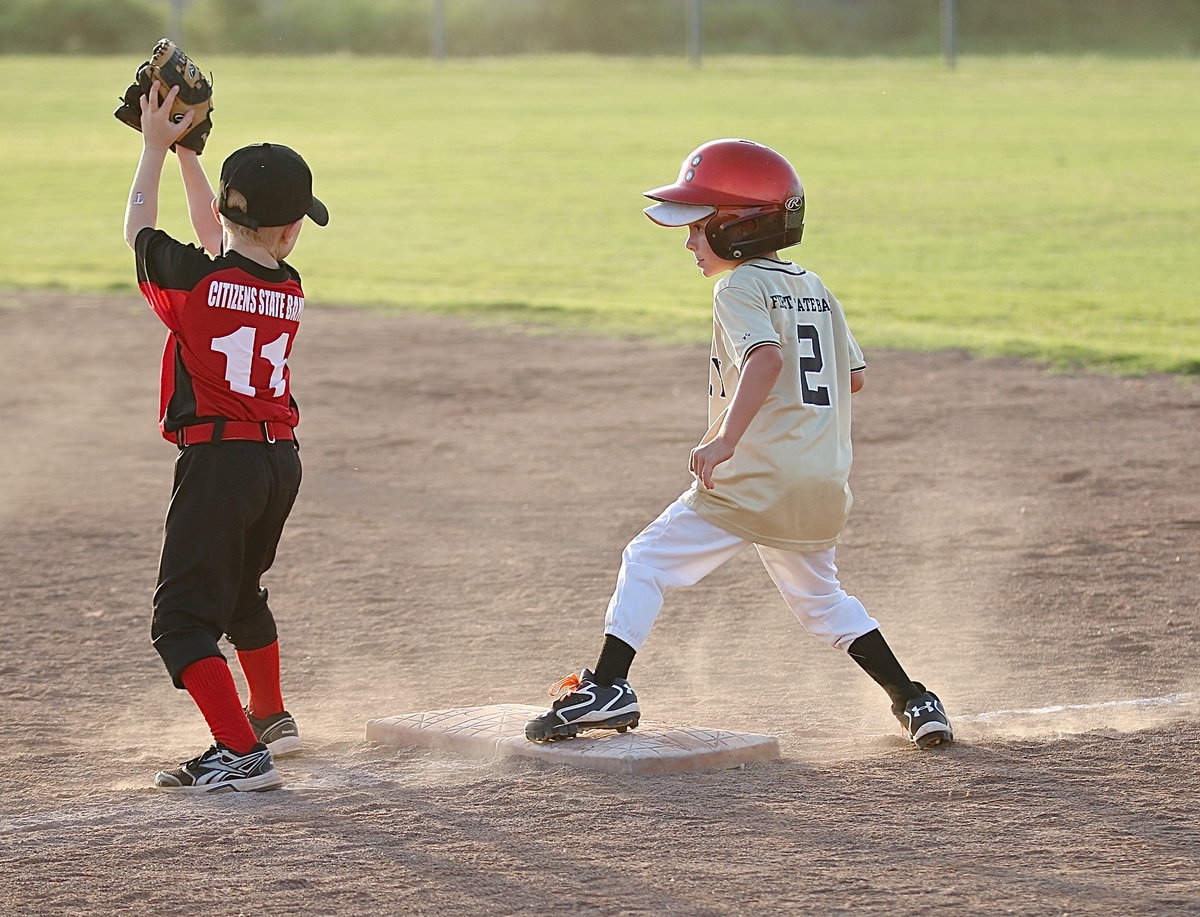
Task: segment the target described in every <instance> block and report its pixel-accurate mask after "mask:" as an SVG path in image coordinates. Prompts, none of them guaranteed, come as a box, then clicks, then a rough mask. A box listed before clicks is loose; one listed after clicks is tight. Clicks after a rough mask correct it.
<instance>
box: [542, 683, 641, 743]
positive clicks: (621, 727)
mask: <svg viewBox="0 0 1200 917" xmlns="http://www.w3.org/2000/svg"><path fill="white" fill-rule="evenodd" d="M550 696H551V697H557V698H558V699H557V700H556V701H554V704H553V705H552V706H551V707H550V709H549V710H547V711H546V712H545V713H543V714H542V715H541V716H538V717H534V718H533V719H532V720H530V721H529V722H528V723H526V724H525V738H527V739H529V741H531V742H548V741H550V740H552V739H566V738H570V737H571V736H575V735H578V734H579V730H581V729H616V730H617V731H618V732H624V731H625V730H626V729H631V728H633V727H635V726H637V724H638V720H639V719H640V718H641V708H639V707H638V700H637V695H636V694H635V693H634V692H633V688H632V687H630V685H629V682H628V681H626V680H625V679H624V678H617V679H615V680H614V681H613V683H612V685H609V686H605V685H602V684H599V683H598V682H597V681H596V676H595V675H593V674H592V670H591V669H584V670H583V671H582V672H580V673H579V674H578V675H568V676H567V677H566V678H564V679H562V680H561V681H559V682H558V683H557V684H556V685H554V687H553V688H551V689H550Z"/></svg>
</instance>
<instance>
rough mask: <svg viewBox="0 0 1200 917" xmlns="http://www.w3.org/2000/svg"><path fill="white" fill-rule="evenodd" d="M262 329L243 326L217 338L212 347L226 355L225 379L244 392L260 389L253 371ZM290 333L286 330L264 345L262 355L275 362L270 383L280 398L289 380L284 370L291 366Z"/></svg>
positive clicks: (261, 350) (260, 350)
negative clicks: (251, 372) (257, 341)
mask: <svg viewBox="0 0 1200 917" xmlns="http://www.w3.org/2000/svg"><path fill="white" fill-rule="evenodd" d="M257 330H258V329H256V328H253V327H251V326H250V325H243V326H242V327H241V328H239V329H238V330H237V331H235V332H233V334H227V335H225V337H220V338H213V342H212V345H211V349H212V350H215V351H216V352H217V353H223V354H225V381H226V382H228V383H229V387H230V388H231V389H233V390H234V391H235V392H237V393H238V394H241V395H250V396H251V397H253V396H254V395H256V394H257V389H255V387H254V385H253V384H252V383H251V382H250V370H251V369H252V368H253V366H254V355H255V354H254V345H255V334H256V332H257ZM288 340H289V335H288V333H287V332H286V331H285V332H284V333H283V334H281V335H279V337H277V338H275V340H273V341H271V342H270V343H269V344H263V346H262V347H261V348H260V349H259V351H258V356H260V357H262V358H263V359H264V360H266V361H267V362H268V363H270V364H271V380H270V381H269V382H268V383H267V385H268V386H269V387H270V389H271V394H273V395H274V396H275V397H276V398H278V397H279V396H280V395H282V394H283V393H284V390H285V389H286V388H287V381H286V380H285V379H284V378H283V369H284V367H285V366H287V345H288Z"/></svg>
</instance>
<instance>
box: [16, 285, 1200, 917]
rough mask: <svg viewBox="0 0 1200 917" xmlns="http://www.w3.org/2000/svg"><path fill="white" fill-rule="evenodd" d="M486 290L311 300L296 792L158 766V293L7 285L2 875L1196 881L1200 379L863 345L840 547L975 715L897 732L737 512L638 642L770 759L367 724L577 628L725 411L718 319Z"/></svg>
mask: <svg viewBox="0 0 1200 917" xmlns="http://www.w3.org/2000/svg"><path fill="white" fill-rule="evenodd" d="M480 319H481V322H482V323H481V324H479V325H472V324H469V323H466V322H464V321H461V320H450V319H444V318H431V317H425V316H416V315H407V316H401V317H394V316H393V317H389V316H382V315H378V314H373V313H370V312H366V311H359V310H351V309H334V308H310V310H309V312H308V313H307V315H306V316H305V327H304V330H303V333H302V335H301V337H300V340H299V342H298V343H297V346H296V350H295V353H294V355H293V360H292V364H293V367H294V372H295V393H296V397H297V399H298V400H299V402H300V404H301V408H302V412H303V420H302V423H301V426H300V438H301V441H302V443H303V448H302V455H303V457H304V462H305V476H306V477H305V483H304V487H303V489H302V492H301V497H300V500H299V502H298V504H297V507H296V510H295V513H294V515H293V517H292V520H291V522H290V523H289V527H288V529H287V531H286V532H285V534H284V539H283V543H282V546H281V549H280V554H279V559H278V562H277V563H276V566H275V568H274V569H273V570H272V571H271V572H270V573H269V574H268V575H267V577H266V579H265V583H266V585H268V586H269V588H270V589H271V595H272V604H273V607H274V609H275V611H276V614H277V617H278V618H279V619H280V622H281V633H282V638H281V646H282V650H283V659H284V688H285V698H286V700H287V703H288V706H289V708H290V710H291V711H292V712H293V713H294V714H295V715H296V717H297V719H298V721H299V723H300V728H301V731H302V733H303V736H304V739H305V742H306V751H305V753H304V754H303V755H302V756H300V757H297V758H290V759H283V760H281V761H280V762H279V767H280V770H281V771H282V773H283V775H284V777H285V779H286V780H287V786H286V787H285V788H284V789H283V790H281V791H278V792H274V793H263V794H244V795H243V794H228V795H221V796H215V797H199V798H180V797H178V796H171V795H167V794H163V793H160V792H157V791H155V790H153V789H151V788H150V787H149V783H150V781H151V780H152V778H153V775H154V772H155V771H156V770H158V769H159V768H160V767H162V766H164V765H170V764H174V763H177V762H178V761H180V760H183V759H185V758H188V757H191V756H192V755H194V754H196V753H198V752H199V751H201V750H202V749H203V748H204V747H205V746H206V745H207V744H208V741H209V739H208V736H207V733H206V731H205V729H204V726H203V722H202V720H201V719H200V717H199V715H198V714H197V713H196V712H195V710H194V708H193V706H192V704H191V702H190V700H189V699H188V697H187V695H186V694H184V693H182V692H178V691H176V690H174V689H173V688H172V687H171V685H170V682H169V680H168V679H167V677H166V675H165V672H164V671H163V670H162V668H161V665H160V663H159V662H158V659H157V656H156V655H155V654H154V652H153V650H152V649H151V647H150V645H149V638H148V633H149V603H150V594H151V591H152V588H153V584H154V574H155V568H156V563H157V551H158V546H159V539H160V536H161V521H162V516H163V512H164V510H165V507H166V500H167V496H168V492H169V486H170V475H171V463H172V459H173V455H174V447H172V446H170V445H169V444H167V443H165V442H164V441H163V440H162V439H161V438H160V437H159V436H158V433H157V431H156V429H155V425H154V422H155V416H156V411H157V372H158V355H159V350H160V348H161V344H162V336H163V335H162V330H161V326H160V325H159V323H158V322H157V320H156V319H155V318H154V317H153V316H152V315H151V314H150V313H149V311H148V310H147V309H146V308H145V306H144V305H143V304H142V302H141V301H140V300H139V299H137V298H136V297H71V298H66V297H61V296H57V297H56V296H52V295H46V294H36V295H35V294H11V293H9V294H0V421H2V424H3V432H2V433H0V526H2V529H0V531H2V533H3V550H2V551H0V620H2V621H3V622H4V631H3V634H4V640H3V643H0V697H2V698H3V700H2V702H0V731H2V733H0V734H2V735H3V737H4V750H5V762H4V767H3V769H2V770H0V911H2V912H3V913H5V914H12V915H73V917H82V915H87V917H92V915H112V914H147V915H180V917H182V915H193V914H202V913H203V914H214V915H233V914H270V915H285V914H304V915H313V914H321V915H358V914H362V915H376V914H399V913H403V914H422V915H438V917H440V915H455V917H462V915H485V914H486V915H489V917H491V915H506V914H518V913H522V914H536V915H558V914H563V915H566V914H571V915H634V914H646V915H689V917H690V915H705V917H709V915H711V917H717V915H720V917H724V915H730V917H735V915H749V914H770V915H779V914H784V915H793V914H796V915H830V914H855V915H878V917H884V915H887V917H896V915H915V914H926V913H928V914H933V913H937V914H942V915H992V914H1012V915H1062V914H1070V915H1128V914H1143V915H1146V914H1154V915H1159V914H1161V915H1168V914H1169V915H1185V914H1186V915H1194V914H1195V913H1197V911H1200V877H1198V875H1197V871H1196V868H1195V867H1196V862H1197V857H1198V856H1200V827H1198V825H1197V816H1198V814H1200V804H1198V802H1197V796H1198V790H1200V775H1198V768H1197V762H1198V760H1200V694H1198V693H1197V692H1200V675H1198V674H1197V660H1198V659H1200V626H1198V624H1200V622H1198V620H1197V601H1196V585H1195V584H1196V570H1197V564H1198V562H1200V494H1198V487H1197V484H1198V472H1200V443H1198V442H1197V435H1196V430H1197V424H1196V418H1197V411H1198V410H1200V390H1198V389H1197V388H1196V386H1195V385H1194V384H1192V383H1189V382H1187V381H1181V380H1177V379H1172V378H1150V379H1118V378H1111V377H1103V376H1093V375H1071V376H1063V375H1057V376H1052V375H1047V374H1046V373H1044V372H1043V371H1042V369H1041V368H1039V367H1037V366H1033V365H1030V364H1026V363H1021V362H1017V361H1011V360H1004V361H987V362H984V361H977V360H974V359H971V358H969V357H967V356H965V355H962V354H958V353H938V354H913V353H901V352H870V353H868V354H867V358H868V361H869V363H870V369H869V372H868V382H867V387H866V389H865V391H864V392H862V393H861V394H860V395H857V396H855V402H854V409H855V448H856V453H855V470H854V473H853V477H852V479H851V484H852V487H853V489H854V492H855V497H856V505H855V509H854V512H853V514H852V517H851V522H850V525H849V527H848V529H847V531H846V535H845V539H844V543H843V546H842V547H841V548H840V549H839V560H840V567H841V570H842V574H843V581H844V583H845V584H846V586H847V588H848V589H849V590H850V591H851V592H853V593H855V594H857V595H858V596H859V597H860V598H862V599H863V601H864V602H865V603H866V605H867V607H868V609H869V610H870V611H871V612H872V613H873V614H874V615H875V617H877V618H878V619H880V621H881V622H882V623H883V626H884V632H885V634H887V635H888V637H889V640H890V641H891V642H892V644H893V646H894V647H895V648H896V650H897V652H898V654H899V656H900V657H901V659H902V661H904V662H905V664H906V665H907V667H908V668H909V670H910V671H911V673H912V674H913V675H914V677H917V678H919V679H921V680H923V681H925V682H927V683H928V684H929V686H930V687H932V688H933V689H934V690H936V691H937V692H938V693H939V694H941V695H942V697H943V700H944V701H945V703H946V707H947V709H948V711H949V713H950V715H951V716H952V718H954V720H955V724H956V727H957V731H958V735H959V742H958V743H957V744H956V745H955V746H953V747H950V748H947V749H943V750H938V751H934V752H926V753H922V752H918V751H916V750H915V749H913V748H911V747H909V746H908V745H907V744H906V743H905V742H904V741H903V738H902V736H901V734H900V732H899V731H898V729H897V727H896V724H895V721H894V720H892V718H891V715H890V713H889V712H888V708H887V703H886V698H885V697H884V696H883V694H882V692H880V691H879V690H878V689H877V688H876V687H874V685H873V684H871V683H870V682H869V681H868V680H867V678H866V676H864V675H863V674H862V673H861V672H859V671H858V669H857V668H856V667H855V666H854V665H853V664H852V663H851V662H850V661H849V660H848V659H847V658H845V657H844V656H843V655H842V654H840V653H838V652H836V651H834V650H831V649H829V648H827V647H825V646H824V645H822V644H819V643H818V642H817V641H815V640H814V639H813V638H811V637H809V636H808V635H807V634H805V633H804V631H803V630H802V629H801V628H800V627H799V625H798V624H796V623H795V621H794V620H793V619H792V618H791V616H790V614H789V613H788V611H787V609H786V607H785V606H784V605H783V603H782V601H781V600H780V599H779V597H778V596H777V594H776V593H775V592H774V589H773V586H772V585H771V583H770V581H769V580H768V578H767V576H766V574H765V572H764V571H763V570H762V569H761V567H760V565H759V564H758V561H757V560H756V558H755V557H754V555H753V552H747V553H746V554H744V555H742V556H741V557H739V558H737V559H735V560H734V561H732V562H731V563H729V564H728V565H727V566H726V567H725V568H723V569H721V570H719V571H718V572H717V573H715V574H714V575H713V576H711V577H710V578H709V579H708V580H707V581H705V582H703V583H701V584H700V585H698V586H696V587H694V588H692V589H690V590H683V591H678V592H675V593H672V594H671V595H670V597H669V599H668V603H667V606H666V608H665V610H664V612H663V615H662V617H661V618H660V619H659V623H658V625H657V627H656V629H655V631H654V633H653V634H652V636H651V639H650V642H649V643H648V645H647V646H646V648H645V651H644V652H643V653H642V654H641V655H640V656H639V658H638V659H637V661H636V662H635V666H634V669H633V672H632V673H631V680H632V681H633V683H634V685H635V686H636V687H637V689H638V692H639V695H640V696H641V699H642V704H643V709H644V711H645V715H646V716H647V717H648V718H652V719H654V720H656V721H660V722H671V723H679V724H687V725H694V726H711V727H716V728H722V729H733V730H744V731H748V732H760V733H769V734H772V735H776V736H778V737H779V739H780V742H781V745H782V749H783V760H781V761H779V762H773V763H764V764H757V765H751V766H748V767H745V768H743V769H739V770H732V771H721V772H717V773H706V774H686V775H676V776H665V777H615V776H606V775H603V774H597V773H593V772H587V771H579V770H572V769H569V768H550V767H546V766H544V765H542V764H540V763H537V762H530V761H524V760H512V759H506V760H499V761H497V760H492V759H487V760H475V759H470V758H459V757H454V756H452V755H449V754H447V753H444V752H434V751H429V750H421V749H395V748H391V747H375V746H372V745H369V744H368V743H367V742H366V741H365V740H364V738H363V729H364V725H365V722H366V720H368V719H370V718H374V717H381V716H390V715H394V714H400V713H408V712H414V711H420V710H431V709H440V708H446V707H455V706H471V705H478V704H492V703H520V704H538V703H542V702H544V701H546V700H548V699H547V698H546V695H545V688H546V687H547V686H548V685H549V684H550V683H551V682H553V681H554V680H556V679H557V678H559V677H560V676H562V675H565V674H567V673H568V672H569V671H571V670H573V669H576V670H577V669H578V668H580V667H582V666H585V665H591V664H592V663H593V662H594V661H595V656H596V652H597V649H598V647H599V642H600V631H601V624H602V618H603V613H604V607H605V604H606V602H607V599H608V594H609V591H610V589H611V586H612V582H613V579H614V577H615V574H616V570H617V565H618V561H619V556H620V551H621V548H622V547H623V546H624V544H625V543H626V542H627V541H628V539H629V538H631V537H632V536H633V535H635V534H636V533H637V532H638V531H639V530H640V529H641V527H642V526H643V525H644V524H645V523H646V522H648V521H649V520H650V519H652V518H653V517H654V516H655V515H657V514H658V512H659V511H660V510H661V509H662V508H663V507H664V506H665V505H666V504H667V503H668V502H670V501H671V500H672V499H673V498H674V497H675V496H676V495H677V494H678V493H679V492H680V491H681V490H682V489H683V488H684V487H685V486H686V485H687V483H688V476H687V471H686V466H687V456H688V450H689V449H690V448H691V446H692V445H694V443H695V441H696V439H697V438H698V437H699V436H700V434H701V433H702V432H703V428H704V410H705V408H704V385H705V379H706V365H707V356H708V355H707V349H706V348H701V347H675V348H667V347H664V346H661V345H657V344H653V343H649V342H645V341H612V340H603V339H596V338H591V337H585V336H581V335H569V334H563V333H554V334H550V333H544V332H529V331H517V330H497V329H492V328H487V327H486V324H485V323H486V316H480ZM850 320H851V323H852V324H853V314H851V316H850Z"/></svg>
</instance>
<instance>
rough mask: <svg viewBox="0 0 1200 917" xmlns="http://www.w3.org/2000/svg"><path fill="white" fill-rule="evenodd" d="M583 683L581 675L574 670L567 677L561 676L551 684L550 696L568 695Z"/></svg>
mask: <svg viewBox="0 0 1200 917" xmlns="http://www.w3.org/2000/svg"><path fill="white" fill-rule="evenodd" d="M581 684H583V682H582V681H580V680H579V676H578V675H576V674H575V673H574V672H572V673H571V674H570V675H568V676H567V677H566V678H560V679H559V680H558V681H556V682H555V683H554V684H553V685H552V686H551V688H550V696H551V697H558V695H559V694H562V695H563V697H567V696H569V695H570V694H571V693H572V692H574V690H575V689H576V688H578V687H579V686H580V685H581ZM563 692H566V693H563Z"/></svg>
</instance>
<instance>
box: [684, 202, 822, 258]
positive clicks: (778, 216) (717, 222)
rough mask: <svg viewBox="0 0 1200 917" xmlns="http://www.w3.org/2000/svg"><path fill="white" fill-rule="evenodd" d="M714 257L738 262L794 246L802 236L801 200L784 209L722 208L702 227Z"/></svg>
mask: <svg viewBox="0 0 1200 917" xmlns="http://www.w3.org/2000/svg"><path fill="white" fill-rule="evenodd" d="M704 234H705V236H706V237H707V238H708V244H709V247H710V248H711V249H712V250H713V254H714V255H716V256H717V257H718V258H721V259H723V260H725V261H741V260H743V259H745V258H753V257H755V256H756V255H763V254H766V253H767V252H773V251H777V250H779V249H781V248H786V247H787V246H789V245H796V244H797V243H798V242H799V241H800V238H801V236H803V235H804V198H802V197H801V198H791V199H789V200H788V201H787V202H786V203H785V204H784V205H783V207H777V206H776V207H750V208H745V207H741V208H728V209H726V208H721V209H719V210H718V211H717V212H716V213H715V214H714V215H713V216H712V217H711V218H710V219H709V221H708V223H707V224H706V225H705V227H704Z"/></svg>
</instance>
